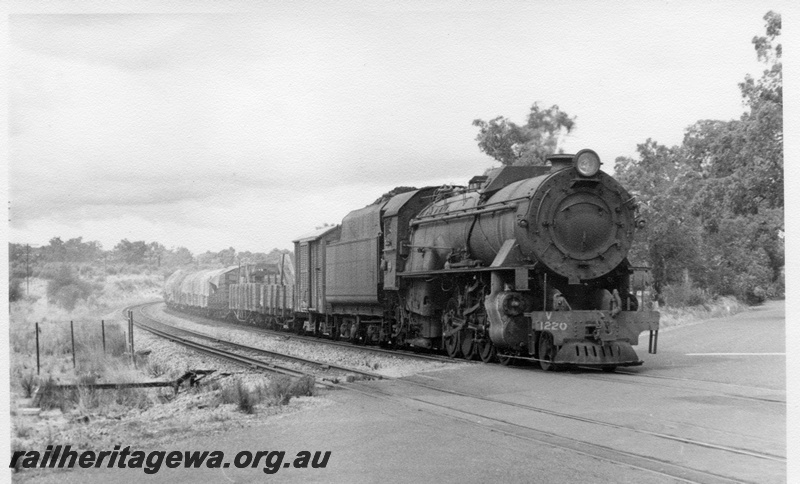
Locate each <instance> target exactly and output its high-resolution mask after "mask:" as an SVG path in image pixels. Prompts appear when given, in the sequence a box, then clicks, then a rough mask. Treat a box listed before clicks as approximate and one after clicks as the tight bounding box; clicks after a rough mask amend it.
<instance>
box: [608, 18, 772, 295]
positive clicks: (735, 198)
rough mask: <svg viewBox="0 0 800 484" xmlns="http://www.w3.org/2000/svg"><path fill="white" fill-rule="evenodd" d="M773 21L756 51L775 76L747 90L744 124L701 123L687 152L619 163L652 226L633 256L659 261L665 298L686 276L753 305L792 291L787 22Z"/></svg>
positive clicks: (652, 151)
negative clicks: (787, 214) (785, 274)
mask: <svg viewBox="0 0 800 484" xmlns="http://www.w3.org/2000/svg"><path fill="white" fill-rule="evenodd" d="M764 20H765V21H766V35H765V36H763V37H758V36H756V37H755V38H754V39H753V44H754V46H755V49H756V52H757V55H758V58H759V60H761V61H763V62H765V63H766V64H767V67H768V68H767V69H766V70H764V72H763V74H762V76H761V78H759V79H757V80H756V79H753V78H752V77H750V76H747V77H746V79H745V82H743V83H741V84H739V87H740V89H741V91H742V98H743V99H744V104H745V106H746V107H747V108H748V111H747V112H745V113H744V114H743V115H742V116H741V117H740V119H736V120H731V121H718V120H701V121H698V122H696V123H695V124H693V125H692V126H689V127H688V128H687V129H686V133H685V136H684V139H683V144H682V145H681V146H675V147H672V148H667V147H665V146H660V145H658V144H657V143H655V142H654V141H652V140H647V141H646V142H645V143H644V144H642V145H639V147H638V151H639V159H633V158H618V159H617V164H616V172H617V177H618V179H619V180H620V181H621V182H622V183H623V185H625V186H626V187H627V188H628V189H629V190H630V191H631V193H632V194H634V195H635V196H636V197H637V198H638V199H639V201H640V208H641V214H642V216H643V217H644V218H646V219H647V220H648V222H649V223H648V227H647V228H646V230H645V232H644V236H645V237H644V239H643V240H641V241H639V242H637V245H635V246H634V249H633V250H632V252H631V255H630V257H631V259H640V260H641V259H645V260H648V261H649V263H650V265H652V266H653V275H654V279H655V286H656V288H657V290H660V289H662V288H664V287H665V286H668V285H670V284H677V283H680V282H681V279H682V277H681V276H682V274H681V273H683V274H684V275H687V274H688V275H690V279H691V280H692V281H695V282H697V283H699V284H700V285H702V286H703V287H705V288H707V289H709V290H710V291H712V292H713V293H715V294H733V295H736V296H737V297H740V298H742V299H745V300H747V301H750V302H755V301H759V300H763V298H764V297H766V296H768V295H769V294H771V293H772V294H778V293H780V292H781V291H782V289H781V287H782V281H781V274H782V271H781V268H782V267H783V265H784V260H785V258H784V241H783V204H784V195H783V109H782V105H783V92H782V68H781V63H780V59H781V45H780V44H779V43H778V42H777V40H778V37H779V35H780V29H781V18H780V15H779V14H776V13H774V12H769V13H767V14H766V15H765V16H764Z"/></svg>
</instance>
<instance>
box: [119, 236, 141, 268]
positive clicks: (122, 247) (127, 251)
mask: <svg viewBox="0 0 800 484" xmlns="http://www.w3.org/2000/svg"><path fill="white" fill-rule="evenodd" d="M147 252H148V245H147V243H146V242H145V241H144V240H137V241H135V242H131V241H129V240H128V239H122V240H120V241H119V243H118V244H117V245H115V246H114V253H115V256H116V258H117V259H119V260H121V261H122V262H125V263H127V264H144V263H145V262H146V256H147Z"/></svg>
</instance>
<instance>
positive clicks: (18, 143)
mask: <svg viewBox="0 0 800 484" xmlns="http://www.w3.org/2000/svg"><path fill="white" fill-rule="evenodd" d="M33 5H37V8H38V10H33V7H32V6H33ZM39 5H44V6H43V7H42V6H39ZM76 5H77V6H79V7H80V8H77V7H76ZM254 5H258V6H257V7H254ZM782 5H783V6H785V4H783V3H782V2H777V3H768V2H764V1H727V2H695V1H649V2H640V1H618V2H588V1H566V2H565V1H493V2H464V1H458V2H455V1H452V2H451V1H446V2H445V1H433V2H426V1H406V2H388V1H387V2H349V1H341V2H321V1H300V2H291V3H290V2H277V1H275V2H269V1H267V2H259V3H256V2H241V3H239V2H236V1H225V2H222V1H216V2H197V3H193V2H174V3H170V2H152V3H151V2H146V1H144V2H137V3H135V4H134V3H125V2H104V3H93V2H85V3H80V2H72V3H66V2H63V3H62V2H41V3H34V2H11V4H10V7H9V8H8V12H9V13H10V14H11V15H10V16H9V17H8V21H7V25H6V31H7V33H8V35H7V38H8V39H9V40H8V46H7V49H6V56H7V59H8V70H7V79H6V85H7V89H8V100H9V103H8V117H7V123H8V153H9V157H8V167H7V168H8V180H9V182H8V199H9V201H10V205H9V206H10V210H9V225H8V238H9V240H10V241H11V242H17V243H30V244H36V245H44V244H47V243H48V241H49V240H50V239H51V238H53V237H56V236H59V237H61V238H62V240H67V239H70V238H74V237H83V240H84V241H90V240H96V241H99V242H100V243H101V244H102V245H103V248H105V249H112V248H113V247H114V245H116V244H117V243H118V242H119V241H120V240H122V239H128V240H131V241H134V240H144V241H146V242H151V241H158V242H160V243H162V244H164V245H165V246H167V247H179V246H183V247H187V248H188V249H189V250H191V251H192V252H194V253H195V254H196V253H201V252H205V251H207V250H212V251H219V250H222V249H225V248H228V247H234V248H235V249H237V250H238V251H254V252H256V251H257V252H269V251H270V250H272V249H273V248H279V249H287V248H291V247H292V243H291V242H292V240H293V239H295V238H297V237H298V236H300V235H303V234H304V233H307V232H309V231H312V230H314V229H315V228H316V227H319V226H321V225H323V224H324V223H331V224H335V223H340V222H341V220H342V218H343V217H344V216H345V215H346V214H347V213H348V212H349V211H351V210H354V209H358V208H362V207H364V206H366V205H368V204H370V203H372V202H373V201H374V200H375V199H377V198H378V197H379V196H380V195H381V194H383V193H385V192H387V191H389V190H391V189H392V188H393V187H395V186H401V185H403V186H418V187H421V186H426V185H439V184H443V183H455V184H465V183H466V182H467V181H468V180H469V179H470V178H471V177H472V176H474V175H478V174H482V173H483V172H484V171H485V170H486V169H487V168H489V167H492V166H498V163H497V162H496V161H494V160H493V159H492V158H490V157H488V156H487V155H485V154H483V153H481V152H480V150H479V149H478V146H477V142H476V141H475V136H476V135H477V128H476V127H475V126H473V125H472V121H473V120H474V119H478V118H480V119H484V120H488V119H491V118H494V117H496V116H501V115H502V116H505V117H507V118H509V119H510V120H512V121H514V122H516V123H518V124H522V123H524V122H525V116H526V114H527V112H528V111H529V109H530V106H531V105H532V104H533V103H534V102H536V103H538V104H539V105H540V106H542V107H549V106H551V105H558V106H559V107H560V108H561V109H562V110H563V111H566V112H567V113H568V114H569V115H571V116H576V118H577V119H576V129H575V130H574V131H573V132H572V133H571V134H570V135H569V136H567V137H566V138H565V140H564V143H563V146H562V147H563V149H564V150H565V151H566V152H573V153H574V152H576V151H578V150H580V149H583V148H591V149H594V150H595V151H597V152H598V153H599V155H600V157H601V159H602V160H603V161H604V165H603V168H604V169H605V170H606V171H612V170H613V165H614V159H615V158H616V157H618V156H635V155H636V145H637V144H639V143H643V142H644V141H645V140H647V139H648V138H652V139H653V140H656V141H657V142H659V143H661V144H665V145H670V146H671V145H677V144H680V143H681V141H682V139H683V133H684V130H685V129H686V128H687V127H688V126H690V125H692V124H693V123H695V122H696V121H699V120H703V119H720V120H730V119H735V118H738V117H740V116H741V114H742V113H743V112H744V110H745V108H744V106H743V104H742V99H741V95H740V91H739V88H738V85H737V84H738V83H739V82H741V81H742V80H743V79H744V77H745V75H746V74H751V75H753V76H754V77H758V76H759V75H760V72H761V70H762V69H763V66H762V65H761V64H759V63H758V62H757V59H756V54H755V50H754V48H753V45H752V43H751V39H752V38H753V36H755V35H763V34H764V21H763V16H764V14H765V13H766V12H767V11H769V10H770V9H774V10H776V11H779V12H781V13H784V12H783V11H782V10H781V8H780V7H781V6H782ZM70 9H71V10H70Z"/></svg>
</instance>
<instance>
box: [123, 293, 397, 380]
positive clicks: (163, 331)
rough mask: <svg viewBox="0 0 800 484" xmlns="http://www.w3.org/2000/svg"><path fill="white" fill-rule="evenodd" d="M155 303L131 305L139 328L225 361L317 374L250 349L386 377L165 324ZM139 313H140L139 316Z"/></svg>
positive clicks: (294, 373) (342, 371) (368, 376)
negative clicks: (152, 310) (155, 311)
mask: <svg viewBox="0 0 800 484" xmlns="http://www.w3.org/2000/svg"><path fill="white" fill-rule="evenodd" d="M153 304H157V303H149V304H144V305H139V306H134V307H133V308H131V309H134V311H137V310H138V314H136V315H135V316H134V324H135V325H136V326H137V327H139V328H141V329H143V330H146V331H148V332H150V333H152V334H155V335H156V336H159V337H162V338H165V339H168V340H170V341H173V342H175V343H178V344H180V345H182V346H185V347H188V348H191V349H193V350H195V351H199V352H202V353H205V354H208V355H211V356H214V357H217V358H222V359H224V360H227V361H231V362H233V363H235V364H239V365H243V366H247V367H252V368H257V369H259V370H263V371H268V372H272V373H279V374H284V375H289V376H295V377H302V376H312V377H313V376H315V375H313V374H311V373H309V372H306V371H302V370H297V369H294V368H289V367H285V366H282V365H277V364H275V363H274V362H272V361H264V360H261V359H256V358H253V357H250V356H247V355H245V354H242V352H249V353H256V354H259V355H262V356H267V357H270V358H277V359H282V360H288V361H291V362H294V363H299V364H301V365H307V366H311V367H314V368H316V369H322V370H330V369H333V370H335V371H334V372H335V373H339V374H341V376H344V374H356V375H359V376H361V377H362V378H366V379H381V378H383V376H382V375H378V374H375V373H371V372H367V371H363V370H358V369H354V368H347V367H344V366H339V365H331V364H328V363H322V362H318V361H314V360H310V359H306V358H299V357H296V356H292V355H287V354H283V353H278V352H275V351H268V350H264V349H261V348H255V347H252V346H247V345H241V344H238V343H234V342H231V341H224V340H221V339H219V338H214V337H212V336H208V335H205V334H203V333H198V332H195V331H190V330H186V329H182V328H175V327H173V326H170V325H167V324H164V323H162V322H160V321H158V320H156V319H154V318H153V317H152V316H149V315H148V314H147V313H146V311H145V308H146V307H148V306H151V305H153ZM126 311H127V309H126ZM136 316H138V318H137V317H136ZM176 333H182V334H185V335H188V336H189V337H191V338H195V339H200V340H205V341H210V342H212V343H214V344H216V345H222V346H227V347H230V348H235V349H236V350H238V351H237V352H232V351H227V350H223V349H220V348H217V347H213V346H209V345H206V344H201V343H198V342H196V341H192V340H191V339H188V338H186V337H182V336H178V335H177V334H176ZM317 383H318V384H321V385H324V386H328V387H332V386H334V385H333V384H331V383H329V382H327V381H324V380H322V381H320V380H319V379H317Z"/></svg>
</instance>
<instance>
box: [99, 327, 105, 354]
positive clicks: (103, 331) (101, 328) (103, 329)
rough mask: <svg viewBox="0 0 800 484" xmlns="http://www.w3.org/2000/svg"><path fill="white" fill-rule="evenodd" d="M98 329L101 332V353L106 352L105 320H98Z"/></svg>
mask: <svg viewBox="0 0 800 484" xmlns="http://www.w3.org/2000/svg"><path fill="white" fill-rule="evenodd" d="M100 330H101V331H102V333H103V354H104V355H105V354H106V320H105V319H101V320H100Z"/></svg>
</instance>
